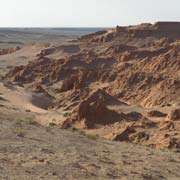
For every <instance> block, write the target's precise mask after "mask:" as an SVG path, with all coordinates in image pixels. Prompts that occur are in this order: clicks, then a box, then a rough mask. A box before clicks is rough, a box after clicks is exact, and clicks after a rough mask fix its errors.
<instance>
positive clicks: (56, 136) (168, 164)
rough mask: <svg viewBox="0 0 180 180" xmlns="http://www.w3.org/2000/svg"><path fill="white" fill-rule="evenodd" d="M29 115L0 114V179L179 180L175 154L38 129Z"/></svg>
mask: <svg viewBox="0 0 180 180" xmlns="http://www.w3.org/2000/svg"><path fill="white" fill-rule="evenodd" d="M9 112H10V113H9ZM31 115H32V114H31V113H22V112H19V113H18V112H17V111H12V110H11V111H8V110H5V109H3V108H1V109H0V179H6V180H19V179H21V180H32V179H45V180H49V179H51V180H64V179H67V180H81V179H82V180H85V179H87V180H95V179H97V180H112V179H117V180H127V179H129V180H179V177H180V172H179V168H180V154H179V153H175V152H170V151H162V150H155V149H151V148H148V147H145V146H140V145H135V144H129V143H122V142H121V143H120V142H112V141H108V140H104V139H101V138H98V137H95V136H89V135H85V134H83V133H81V132H80V131H76V132H72V131H70V130H61V129H57V128H56V127H49V128H45V127H41V126H39V125H37V124H34V123H33V121H29V119H30V118H31Z"/></svg>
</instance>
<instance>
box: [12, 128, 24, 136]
mask: <svg viewBox="0 0 180 180" xmlns="http://www.w3.org/2000/svg"><path fill="white" fill-rule="evenodd" d="M13 132H14V134H15V135H16V136H18V137H25V135H26V133H25V132H24V131H23V130H21V129H15V130H14V131H13Z"/></svg>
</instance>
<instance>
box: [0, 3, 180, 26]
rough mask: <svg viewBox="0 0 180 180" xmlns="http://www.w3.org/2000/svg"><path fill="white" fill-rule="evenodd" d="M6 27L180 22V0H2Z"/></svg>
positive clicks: (2, 13) (3, 18) (2, 22)
mask: <svg viewBox="0 0 180 180" xmlns="http://www.w3.org/2000/svg"><path fill="white" fill-rule="evenodd" d="M0 2H1V7H0V17H1V22H0V27H2V28H98V27H100V28H104V27H105V28H109V27H115V26H116V25H121V26H125V25H132V24H140V23H154V22H157V21H180V11H179V5H180V1H178V0H171V1H168V2H164V1H163V0H158V1H157V0H150V1H146V2H145V1H144V0H136V1H132V0H111V1H109V0H91V1H88V0H76V1H74V0H31V1H24V0H6V1H4V0H0Z"/></svg>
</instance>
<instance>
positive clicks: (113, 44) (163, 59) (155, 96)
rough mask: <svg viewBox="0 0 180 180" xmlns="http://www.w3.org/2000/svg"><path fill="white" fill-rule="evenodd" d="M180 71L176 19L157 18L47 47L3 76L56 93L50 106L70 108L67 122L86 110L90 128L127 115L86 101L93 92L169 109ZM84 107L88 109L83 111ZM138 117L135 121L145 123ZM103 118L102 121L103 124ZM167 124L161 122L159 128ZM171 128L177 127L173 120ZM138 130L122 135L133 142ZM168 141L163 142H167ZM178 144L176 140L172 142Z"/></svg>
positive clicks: (179, 30)
mask: <svg viewBox="0 0 180 180" xmlns="http://www.w3.org/2000/svg"><path fill="white" fill-rule="evenodd" d="M62 52H63V53H62ZM52 57H53V58H52ZM179 75H180V23H179V22H158V23H155V24H141V25H137V26H128V27H119V26H117V27H116V28H115V29H111V30H106V31H101V32H96V33H93V34H89V35H86V36H83V37H81V38H80V39H78V40H76V41H73V42H68V43H66V45H63V46H62V45H61V46H58V47H53V48H52V47H51V48H50V49H46V50H43V51H42V52H41V53H39V54H38V58H36V59H35V60H34V61H33V62H29V64H28V65H27V66H20V67H16V68H14V69H12V70H11V71H10V72H9V73H8V74H6V76H5V77H4V79H8V80H12V81H16V82H18V83H20V84H23V85H25V86H28V87H34V88H35V86H36V85H38V87H41V86H42V87H43V89H44V90H45V91H47V92H48V93H49V92H50V93H51V94H53V93H54V97H55V98H56V101H55V102H54V103H53V104H52V105H51V106H50V107H49V108H50V109H61V108H62V107H63V108H65V109H66V110H72V112H73V116H72V117H71V118H70V119H69V120H68V122H71V123H72V124H74V122H75V121H76V120H75V121H74V120H73V118H74V117H76V119H78V117H79V114H81V110H82V111H83V112H85V114H84V113H83V116H82V117H81V118H80V119H79V120H80V121H82V122H84V123H85V124H84V127H85V126H87V123H88V124H91V125H92V123H93V127H94V123H96V124H98V122H99V123H100V125H102V124H103V125H104V124H108V125H109V123H107V122H108V121H109V120H110V119H111V118H109V117H110V116H113V117H114V118H113V120H112V121H111V123H110V124H114V123H115V124H117V122H119V121H121V120H122V119H124V120H127V117H129V116H128V115H127V114H125V115H122V114H119V113H116V112H114V111H111V110H110V109H108V108H107V107H106V106H107V104H106V103H105V104H104V103H102V102H101V100H97V99H96V100H94V101H92V102H89V98H90V97H91V91H94V90H97V89H102V90H103V91H104V92H105V93H108V94H109V96H111V97H113V98H114V99H116V100H117V101H123V102H125V103H127V104H129V105H130V106H131V105H134V104H136V105H141V106H142V107H144V108H155V107H158V108H161V107H169V106H173V105H177V104H178V103H179V101H180V99H179V97H180V91H179V88H180V76H179ZM35 89H36V88H35ZM102 94H103V93H102ZM60 95H61V98H59V97H60ZM62 96H63V97H62ZM91 103H92V104H91ZM64 106H65V107H64ZM124 106H125V105H124ZM85 107H86V108H87V109H85V110H84V109H83V108H85ZM88 110H89V112H91V113H90V114H91V115H89V112H87V111H88ZM99 112H101V113H100V115H99ZM93 113H95V114H93ZM104 114H105V117H104V116H103V115H104ZM112 114H113V115H112ZM90 116H91V117H94V118H91V117H90ZM97 117H98V118H97ZM122 117H123V118H122ZM142 117H143V116H142ZM142 117H141V118H139V120H142V121H143V119H144V118H142ZM82 119H83V120H82ZM92 119H93V120H92ZM103 119H104V122H106V123H102V121H103ZM145 119H146V118H145ZM128 123H129V121H128ZM75 124H77V123H75ZM131 125H132V124H131ZM166 125H167V124H166V123H165V122H164V123H163V124H159V125H158V128H159V129H161V127H162V126H163V127H164V126H166ZM112 126H113V128H115V127H117V126H118V127H119V125H116V126H114V125H112ZM127 126H128V127H129V125H127ZM174 126H177V127H179V125H178V123H177V122H175V123H174ZM90 127H91V126H90ZM168 128H169V126H168V125H167V129H168ZM115 129H116V128H115ZM116 130H117V129H116ZM124 131H125V132H124ZM136 131H137V130H136V129H135V130H133V131H128V130H127V127H125V129H124V130H123V131H122V133H126V132H130V135H128V136H127V137H126V138H127V139H129V140H130V141H136V140H134V139H133V138H135V137H134V136H131V134H133V133H135V132H136ZM157 132H158V133H159V131H158V130H157ZM158 133H157V134H158ZM116 135H117V137H116V136H111V138H114V139H121V138H120V137H121V135H120V136H119V135H118V133H116ZM162 136H163V137H160V138H165V135H164V134H163V135H162ZM143 138H145V140H144V141H146V140H147V141H148V142H149V143H151V142H152V141H151V138H150V135H147V136H146V134H143ZM149 139H150V140H149ZM169 141H170V142H169ZM169 141H168V142H169V143H171V140H169ZM166 142H167V141H166ZM168 142H167V146H168V145H169V146H170V144H168ZM175 142H176V141H175ZM178 143H179V142H176V143H175V144H176V146H178ZM155 144H158V142H156V143H155Z"/></svg>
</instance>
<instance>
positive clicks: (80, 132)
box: [79, 131, 98, 140]
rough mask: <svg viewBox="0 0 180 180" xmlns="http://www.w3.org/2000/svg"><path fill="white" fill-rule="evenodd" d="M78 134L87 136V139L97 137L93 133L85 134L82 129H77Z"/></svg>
mask: <svg viewBox="0 0 180 180" xmlns="http://www.w3.org/2000/svg"><path fill="white" fill-rule="evenodd" d="M79 134H80V135H82V136H85V137H87V138H88V139H92V140H96V139H97V138H98V136H97V135H95V134H86V133H85V132H84V131H79Z"/></svg>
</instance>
